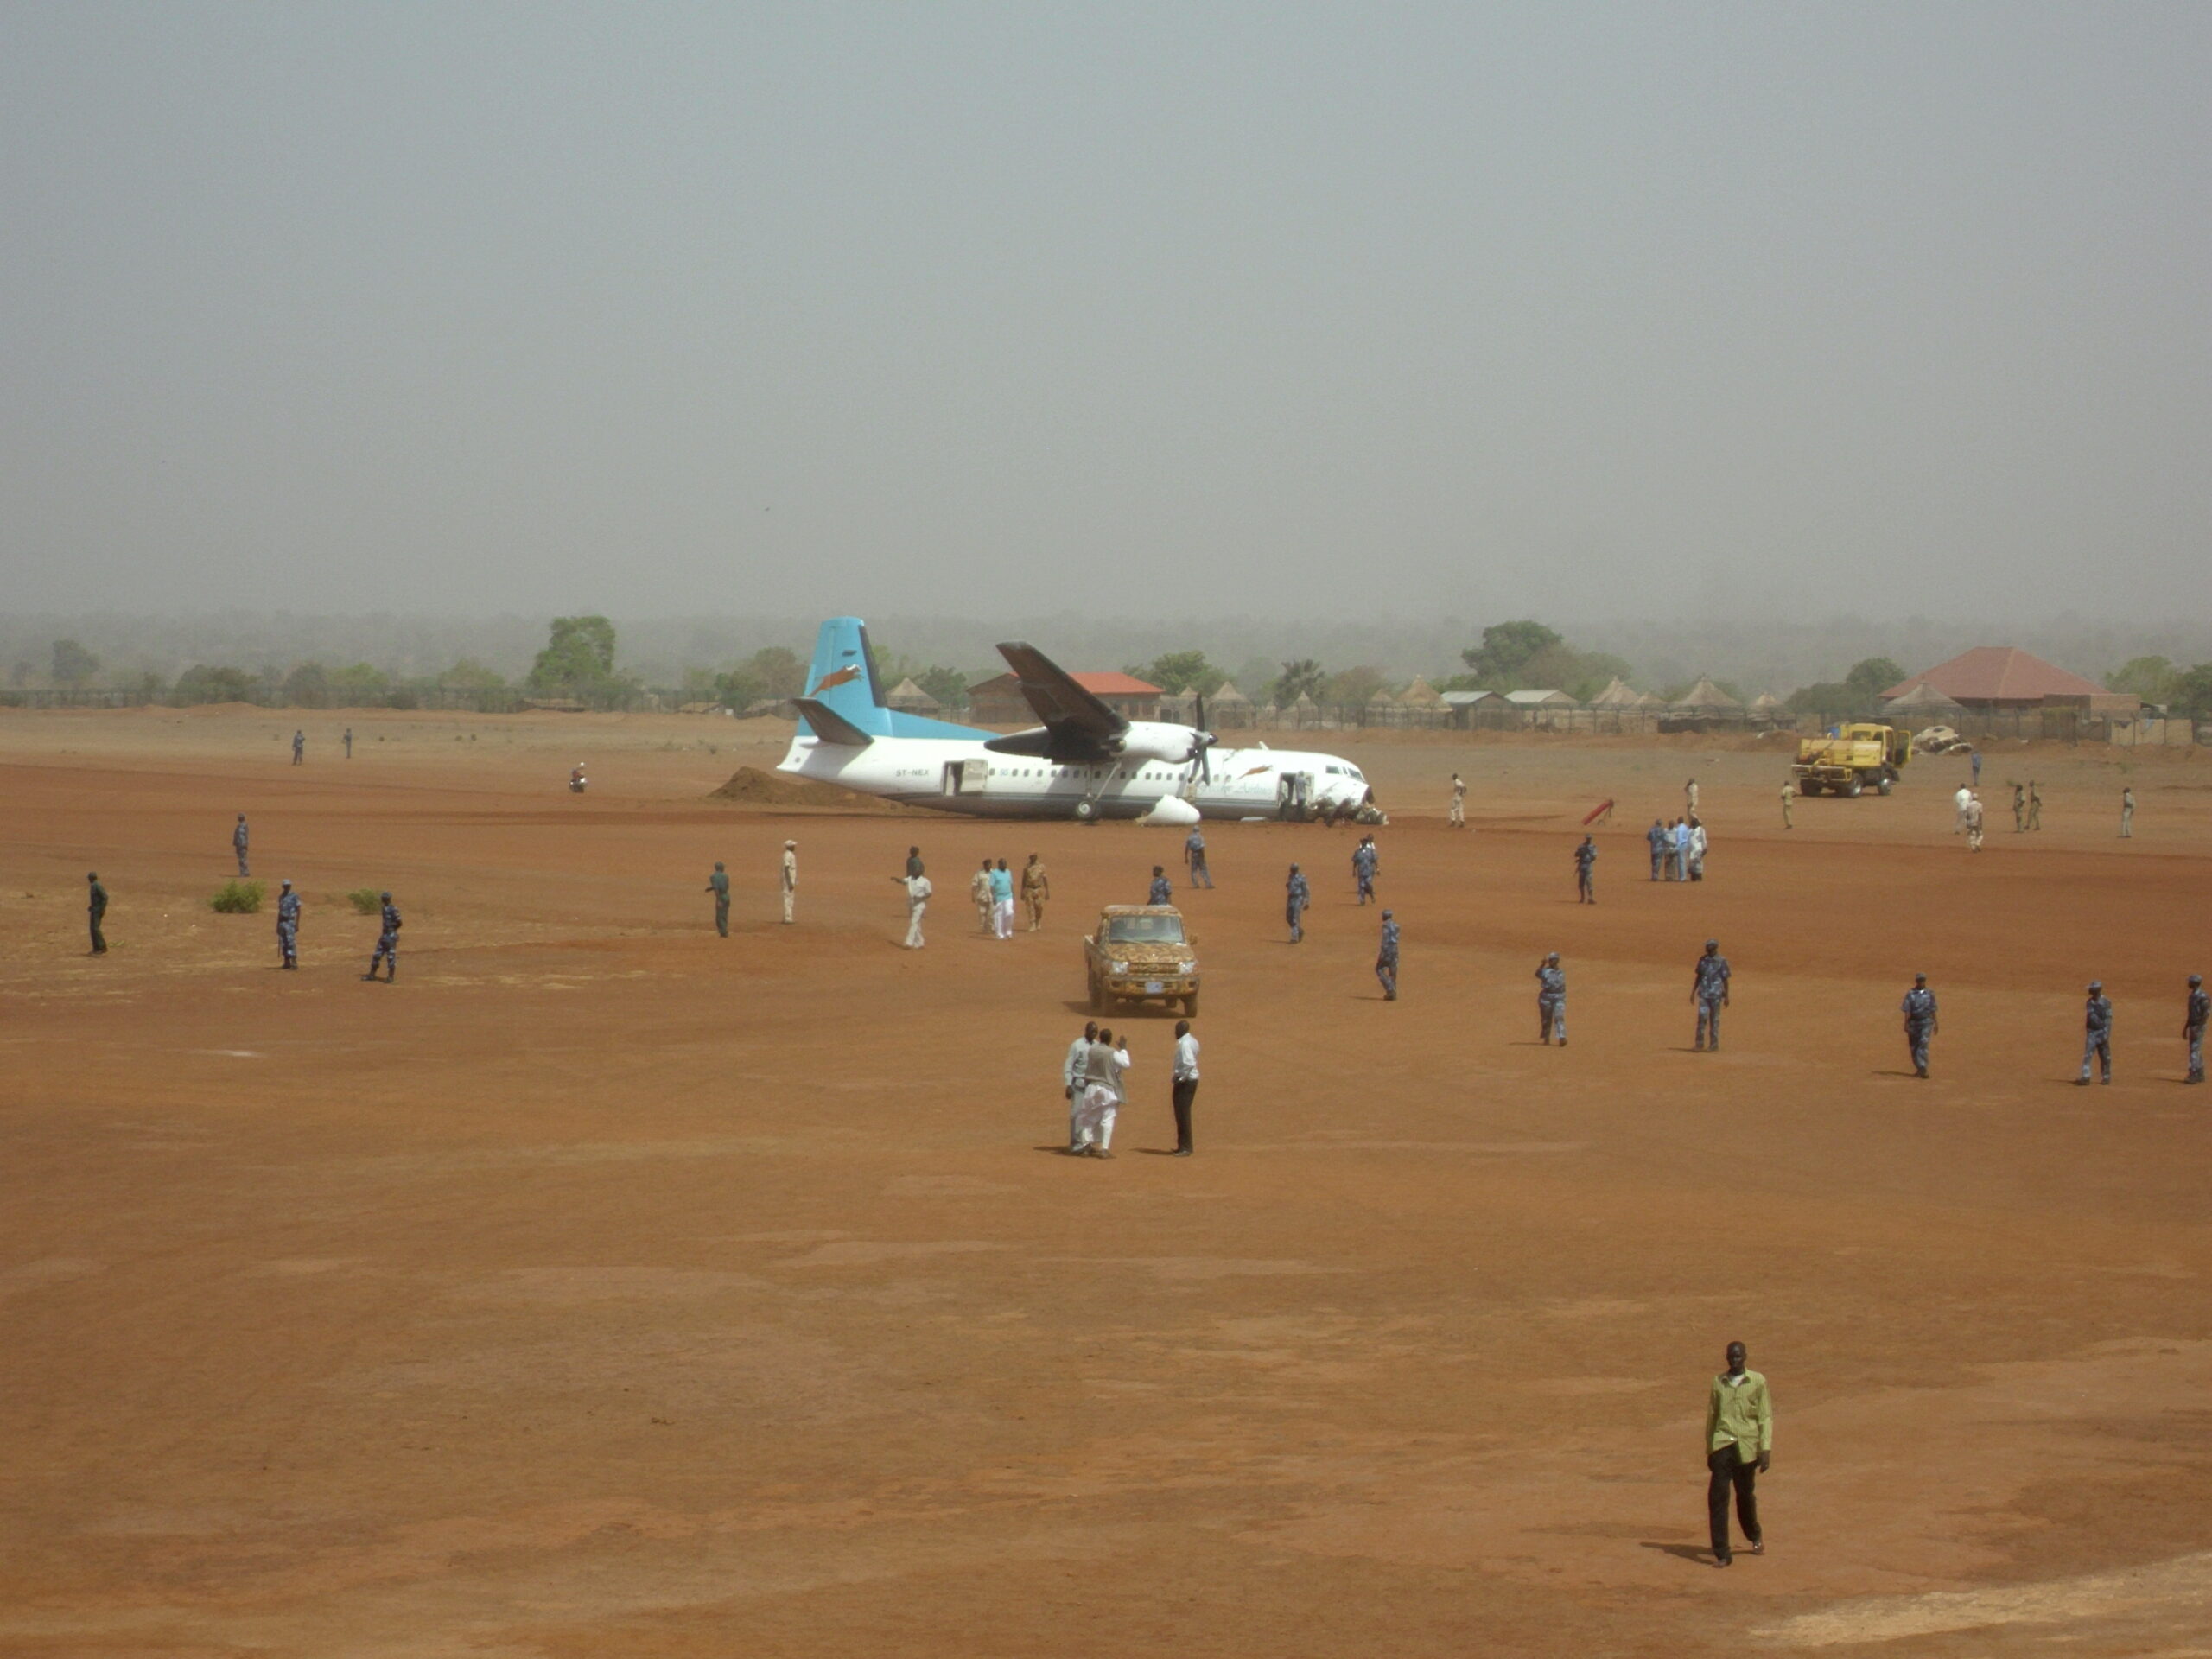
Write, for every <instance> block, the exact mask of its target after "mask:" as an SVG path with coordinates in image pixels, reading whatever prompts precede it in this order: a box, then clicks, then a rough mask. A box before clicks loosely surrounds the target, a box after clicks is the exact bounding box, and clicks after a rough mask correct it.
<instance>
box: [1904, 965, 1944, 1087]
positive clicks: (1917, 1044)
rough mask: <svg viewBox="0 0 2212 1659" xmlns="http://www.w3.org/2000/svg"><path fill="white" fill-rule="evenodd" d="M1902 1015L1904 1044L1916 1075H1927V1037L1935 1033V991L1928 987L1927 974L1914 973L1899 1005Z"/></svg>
mask: <svg viewBox="0 0 2212 1659" xmlns="http://www.w3.org/2000/svg"><path fill="white" fill-rule="evenodd" d="M1899 1011H1900V1012H1902V1013H1903V1014H1904V1041H1905V1046H1906V1048H1908V1049H1909V1050H1910V1052H1911V1054H1912V1070H1913V1075H1914V1076H1916V1077H1926V1076H1927V1075H1928V1039H1929V1038H1930V1037H1933V1036H1934V1035H1935V1034H1936V993H1935V992H1933V991H1931V990H1929V988H1928V976H1927V975H1925V974H1915V975H1914V976H1912V988H1911V989H1910V990H1909V991H1907V992H1906V993H1905V994H1904V1002H1903V1003H1901V1004H1900V1005H1899Z"/></svg>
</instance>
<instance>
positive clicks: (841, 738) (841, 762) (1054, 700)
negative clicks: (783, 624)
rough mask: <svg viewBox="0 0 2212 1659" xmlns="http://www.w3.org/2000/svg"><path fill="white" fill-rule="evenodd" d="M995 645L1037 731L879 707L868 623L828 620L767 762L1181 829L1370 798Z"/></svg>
mask: <svg viewBox="0 0 2212 1659" xmlns="http://www.w3.org/2000/svg"><path fill="white" fill-rule="evenodd" d="M999 652H1000V654H1001V656H1003V657H1004V658H1006V659H1007V662H1008V663H1009V664H1012V666H1013V668H1014V674H1015V676H1016V677H1017V678H1018V679H1019V681H1020V685H1021V692H1022V695H1023V696H1026V697H1027V698H1028V700H1029V705H1030V707H1031V708H1033V709H1035V710H1036V711H1037V717H1038V718H1039V720H1040V721H1043V722H1044V723H1043V724H1042V725H1040V726H1036V727H1033V728H1030V729H1029V730H1027V731H1021V732H1014V733H1011V734H1007V735H1006V736H1001V735H999V734H996V733H995V732H987V731H984V730H982V729H981V728H977V727H974V726H956V725H953V724H951V723H950V722H949V721H942V720H928V719H925V718H923V717H922V716H921V715H909V714H906V713H902V712H901V711H899V710H898V709H889V708H887V707H885V706H884V702H883V690H882V687H881V685H880V683H879V682H878V680H877V678H876V674H875V658H874V655H873V654H872V653H871V652H870V651H869V649H868V626H867V625H866V624H865V623H863V622H862V621H861V620H860V619H859V618H858V617H851V616H838V617H832V618H830V619H829V620H828V621H826V622H824V623H823V625H822V631H821V632H820V633H819V634H817V636H816V639H815V642H814V661H813V663H812V664H810V666H809V668H808V670H807V676H806V686H807V689H806V694H805V695H804V696H800V697H797V698H794V699H793V702H795V703H796V704H797V705H798V711H799V726H798V735H797V736H796V737H794V738H793V739H792V740H791V751H790V753H787V754H785V756H784V758H783V760H782V762H781V763H780V764H779V766H777V768H776V770H777V771H779V772H789V773H791V775H792V776H794V777H798V778H810V779H817V780H818V781H820V782H823V783H826V784H837V785H842V786H843V787H844V788H847V789H850V790H856V791H859V792H860V793H861V794H863V795H876V796H880V797H882V798H885V799H887V800H893V801H904V802H906V804H909V805H912V806H927V807H934V808H936V809H937V810H940V811H944V812H965V813H969V814H971V815H973V816H975V817H1001V818H1076V819H1079V820H1082V821H1084V822H1090V821H1093V820H1096V819H1100V818H1145V819H1147V820H1148V821H1149V822H1152V823H1173V824H1188V823H1197V822H1198V820H1199V819H1200V818H1202V817H1206V818H1308V817H1319V816H1320V815H1322V814H1323V813H1325V812H1327V813H1339V814H1350V813H1352V812H1355V811H1357V810H1358V809H1359V808H1361V807H1362V806H1364V805H1368V804H1370V803H1371V802H1372V800H1373V798H1374V795H1373V791H1370V789H1369V788H1368V785H1367V779H1366V778H1365V777H1364V776H1363V775H1362V774H1361V772H1360V770H1359V768H1358V767H1357V766H1354V765H1352V764H1351V761H1349V760H1341V759H1339V758H1338V756H1336V755H1333V754H1314V753H1306V752H1303V751H1299V750H1293V749H1271V748H1268V747H1267V746H1266V745H1265V744H1262V745H1261V746H1259V747H1256V748H1250V749H1224V748H1221V747H1217V745H1216V743H1215V740H1214V736H1213V734H1212V733H1211V732H1207V731H1204V730H1202V729H1200V728H1198V727H1195V726H1183V725H1178V724H1174V723H1173V722H1169V721H1132V720H1128V719H1127V718H1125V717H1124V716H1122V715H1119V714H1116V712H1115V711H1114V710H1113V709H1109V708H1108V707H1107V706H1106V705H1105V704H1104V703H1103V702H1100V701H1099V700H1098V699H1097V698H1096V697H1095V696H1092V695H1091V694H1090V692H1088V691H1086V690H1084V689H1083V687H1081V686H1080V685H1078V684H1077V683H1076V682H1075V681H1074V679H1073V678H1071V677H1070V676H1069V675H1068V674H1067V673H1066V672H1065V671H1063V670H1062V669H1061V668H1060V667H1059V666H1058V664H1055V663H1054V662H1052V660H1051V659H1050V658H1047V657H1046V655H1045V654H1044V652H1040V651H1039V650H1037V649H1036V648H1035V647H1034V646H1032V645H1019V644H1010V645H1001V646H1000V647H999ZM1199 718H1200V719H1201V720H1203V719H1204V718H1205V714H1204V711H1203V709H1202V710H1201V711H1200V715H1199Z"/></svg>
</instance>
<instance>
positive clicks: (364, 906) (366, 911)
mask: <svg viewBox="0 0 2212 1659" xmlns="http://www.w3.org/2000/svg"><path fill="white" fill-rule="evenodd" d="M346 899H347V900H348V901H349V902H350V903H351V904H352V905H353V908H354V909H356V910H358V911H359V912H361V914H362V915H364V916H373V915H375V914H376V913H377V912H378V911H380V910H382V909H383V908H384V894H382V893H378V891H377V890H376V889H375V888H374V887H356V888H354V889H353V892H351V893H347V894H346Z"/></svg>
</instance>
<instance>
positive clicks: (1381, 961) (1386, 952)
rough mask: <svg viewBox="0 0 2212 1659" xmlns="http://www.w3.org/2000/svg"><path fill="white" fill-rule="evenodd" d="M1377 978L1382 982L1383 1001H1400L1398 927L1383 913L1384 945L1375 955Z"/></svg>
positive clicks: (1386, 912) (1388, 915)
mask: <svg viewBox="0 0 2212 1659" xmlns="http://www.w3.org/2000/svg"><path fill="white" fill-rule="evenodd" d="M1375 977H1376V979H1377V980H1379V981H1380V982H1382V986H1383V1001H1385V1002H1395V1001H1397V1000H1398V925H1397V923H1395V922H1394V921H1392V920H1391V919H1390V912H1389V911H1387V910H1386V911H1384V912H1383V944H1382V948H1381V949H1380V950H1377V951H1376V954H1375Z"/></svg>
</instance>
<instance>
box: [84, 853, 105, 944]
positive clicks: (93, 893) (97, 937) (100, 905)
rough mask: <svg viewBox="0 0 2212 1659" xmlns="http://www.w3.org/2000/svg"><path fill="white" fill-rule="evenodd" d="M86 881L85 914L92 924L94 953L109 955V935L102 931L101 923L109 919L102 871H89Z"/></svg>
mask: <svg viewBox="0 0 2212 1659" xmlns="http://www.w3.org/2000/svg"><path fill="white" fill-rule="evenodd" d="M85 881H86V894H85V916H86V920H87V921H89V922H90V923H91V925H92V955H94V956H96V957H104V956H105V955H107V935H106V933H105V932H104V931H101V927H100V924H101V923H102V922H104V921H105V920H106V919H107V889H106V888H105V887H102V886H100V873H99V871H98V870H93V871H91V872H89V873H88V874H86V877H85Z"/></svg>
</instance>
